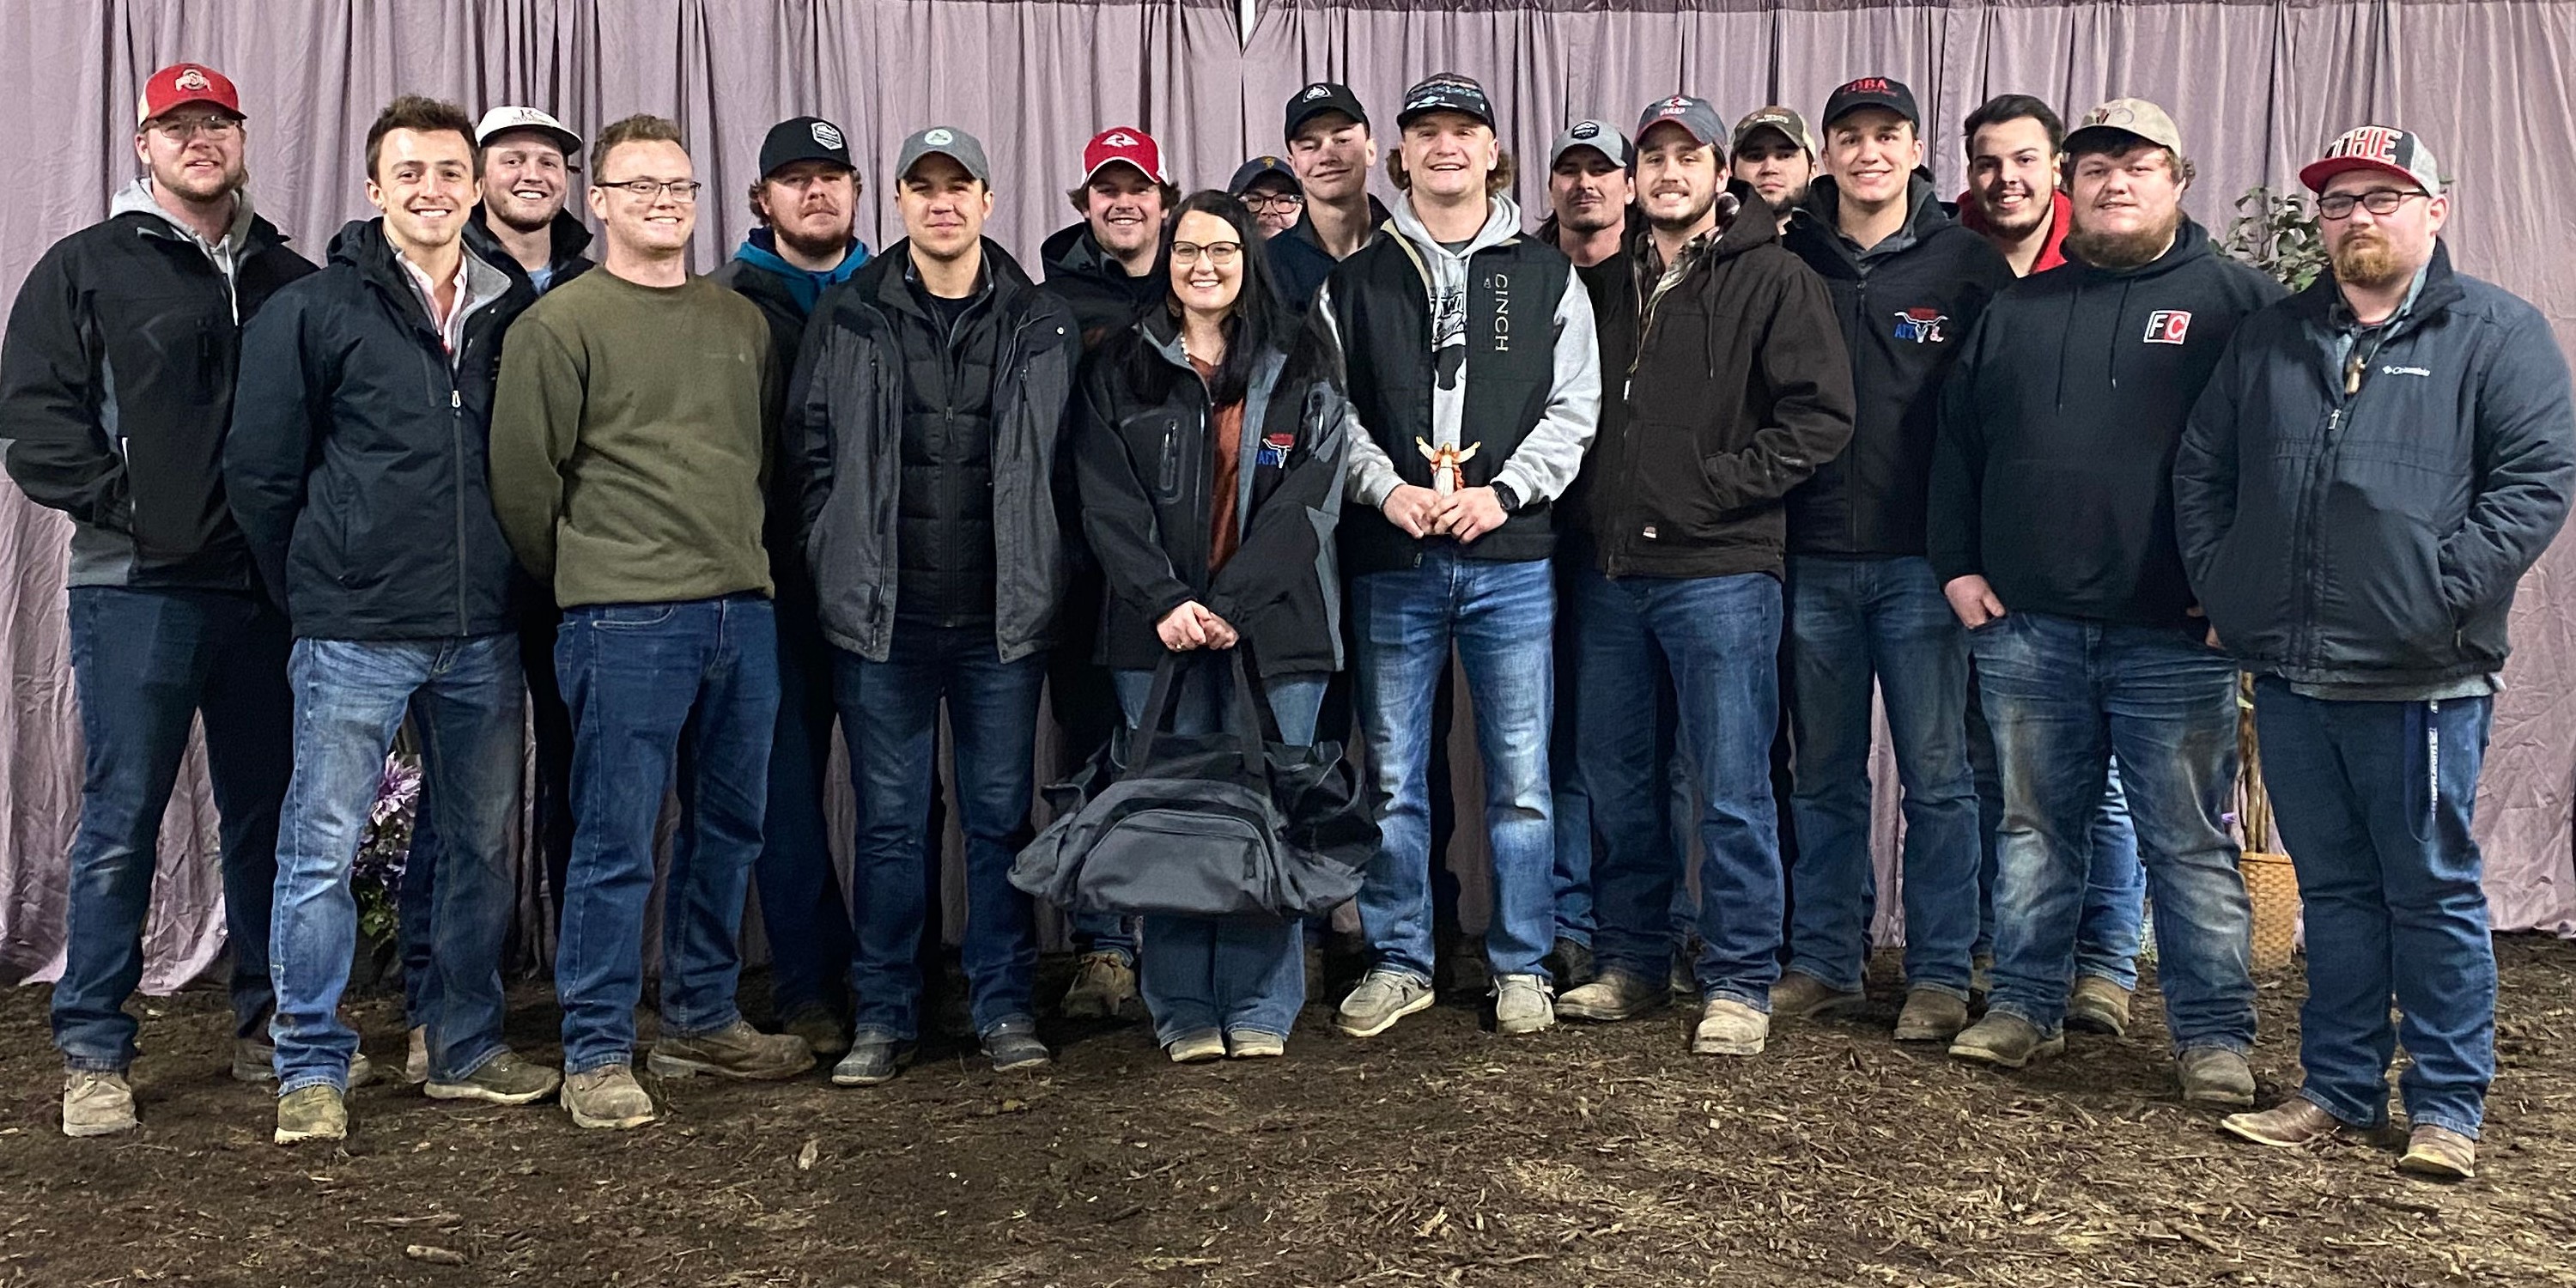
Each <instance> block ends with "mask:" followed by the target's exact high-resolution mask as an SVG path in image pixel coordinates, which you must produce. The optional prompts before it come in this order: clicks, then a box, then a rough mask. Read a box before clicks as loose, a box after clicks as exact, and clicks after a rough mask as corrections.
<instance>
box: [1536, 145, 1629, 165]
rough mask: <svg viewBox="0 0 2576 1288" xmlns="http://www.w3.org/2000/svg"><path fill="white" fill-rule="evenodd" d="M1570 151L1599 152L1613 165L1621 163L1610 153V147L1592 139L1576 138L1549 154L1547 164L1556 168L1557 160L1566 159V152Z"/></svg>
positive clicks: (1602, 157)
mask: <svg viewBox="0 0 2576 1288" xmlns="http://www.w3.org/2000/svg"><path fill="white" fill-rule="evenodd" d="M1568 152H1593V153H1597V154H1599V156H1600V157H1601V159H1602V160H1604V161H1607V162H1609V163H1610V164H1612V165H1617V164H1619V158H1617V157H1614V156H1612V155H1610V149H1608V148H1605V147H1603V146H1601V145H1600V144H1598V143H1595V142H1593V141H1592V140H1590V139H1575V140H1573V141H1572V142H1569V143H1567V144H1566V145H1565V146H1563V147H1561V148H1558V149H1557V150H1555V151H1554V152H1550V153H1548V154H1547V164H1548V165H1549V167H1550V168H1554V166H1555V165H1556V163H1557V162H1559V161H1562V160H1564V159H1565V154H1566V153H1568Z"/></svg>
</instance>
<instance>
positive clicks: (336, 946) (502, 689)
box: [269, 633, 525, 1095]
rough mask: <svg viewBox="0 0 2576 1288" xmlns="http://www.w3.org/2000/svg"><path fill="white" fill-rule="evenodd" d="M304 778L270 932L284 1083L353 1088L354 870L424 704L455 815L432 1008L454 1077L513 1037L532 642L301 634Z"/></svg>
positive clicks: (281, 1090) (282, 855) (439, 798)
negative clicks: (526, 663)
mask: <svg viewBox="0 0 2576 1288" xmlns="http://www.w3.org/2000/svg"><path fill="white" fill-rule="evenodd" d="M288 673H289V678H290V681H291V683H292V684H293V686H294V690H295V776H294V778H293V780H292V781H291V782H290V783H289V784H288V786H287V789H286V805H285V810H284V815H283V818H282V821H281V823H280V826H279V828H278V843H277V898H276V910H275V913H274V914H273V915H274V922H273V926H272V929H271V932H270V935H269V951H270V956H271V965H270V968H269V969H270V976H271V978H273V979H274V980H276V982H277V1018H276V1019H275V1020H274V1021H273V1022H272V1023H271V1025H270V1032H271V1034H272V1035H273V1036H274V1037H275V1039H276V1042H277V1086H278V1094H279V1095H284V1094H286V1093H287V1092H290V1091H295V1090H297V1089H299V1088H303V1087H311V1086H329V1087H332V1088H334V1089H336V1090H340V1091H346V1090H348V1086H349V1059H350V1057H351V1056H353V1055H356V1054H357V1050H358V1035H357V1034H356V1033H355V1032H353V1031H351V1030H350V1028H349V1026H348V1024H347V1023H346V1022H344V1021H343V1020H342V1019H341V1018H340V995H341V993H342V992H343V991H344V990H346V989H347V987H348V984H349V959H350V955H351V953H352V952H353V951H354V950H355V949H356V946H357V939H358V905H357V902H356V900H354V899H353V898H352V897H351V895H350V889H349V871H350V867H351V864H352V862H353V861H354V860H355V858H356V856H357V852H358V846H359V844H360V843H361V842H362V841H363V840H364V839H365V837H366V831H367V822H368V817H369V815H370V813H371V811H372V809H373V807H374V805H375V802H376V791H377V787H378V785H379V784H380V783H381V782H382V781H383V779H384V773H385V753H386V752H387V751H388V750H389V749H391V748H392V746H393V741H394V734H395V731H396V730H398V729H400V728H401V727H402V722H403V716H404V714H405V713H406V712H408V713H410V714H411V716H412V717H413V719H414V721H415V727H416V730H417V732H418V734H419V737H420V765H421V776H422V777H421V782H422V794H421V797H420V800H421V803H422V805H423V806H425V807H427V808H429V809H432V810H436V811H437V812H438V814H439V823H440V826H439V828H438V834H439V836H440V837H441V838H442V840H441V843H440V844H439V845H438V846H437V847H436V849H435V850H433V851H432V852H430V853H428V854H421V855H416V856H415V857H416V858H418V859H419V860H420V861H422V862H424V863H429V864H435V865H436V866H437V868H438V871H437V872H435V873H434V874H432V876H431V882H430V884H431V889H432V890H433V892H434V893H433V896H432V897H433V898H434V899H435V901H436V904H435V907H434V908H433V909H432V912H431V916H430V919H429V920H430V939H429V943H428V949H429V952H428V968H429V970H430V971H431V972H433V973H434V974H435V975H436V977H437V979H436V985H435V987H432V988H430V989H428V990H427V992H426V994H425V996H426V998H427V999H428V1000H427V1004H426V1005H425V1007H424V1008H423V1010H422V1012H421V1013H419V1014H416V1015H415V1016H414V1017H413V1018H414V1019H415V1020H416V1022H418V1023H420V1024H424V1025H426V1026H428V1029H429V1076H430V1077H431V1078H432V1079H433V1080H435V1081H439V1082H452V1081H457V1080H460V1079H463V1078H465V1077H468V1076H470V1075H471V1074H472V1073H473V1072H474V1071H475V1070H476V1069H479V1068H482V1067H483V1065H484V1064H485V1063H486V1062H488V1061H489V1060H491V1059H492V1057H494V1056H496V1055H499V1054H500V1053H501V1052H502V1051H504V1050H506V1049H507V1047H506V1045H505V1044H504V1043H503V1042H502V1040H501V1020H502V1014H503V1001H502V989H501V945H502V942H503V941H504V940H505V939H507V938H508V936H509V933H510V915H511V912H512V911H513V910H514V908H515V906H516V903H517V895H518V888H517V886H516V884H515V883H514V882H513V880H512V873H511V867H510V829H511V826H512V824H513V823H514V822H515V821H516V820H515V818H514V815H515V814H516V813H517V809H518V786H519V730H520V727H521V725H522V724H523V722H524V718H525V717H524V712H525V705H524V703H523V702H522V701H521V696H520V695H521V692H522V688H521V686H522V681H521V679H520V676H519V640H518V637H517V636H516V635H512V634H508V633H502V634H497V635H483V636H476V637H473V638H470V639H445V640H324V639H302V640H297V641H296V642H295V653H294V658H293V661H292V662H291V664H290V665H289V668H288Z"/></svg>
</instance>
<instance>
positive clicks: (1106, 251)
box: [1038, 125, 1181, 353]
mask: <svg viewBox="0 0 2576 1288" xmlns="http://www.w3.org/2000/svg"><path fill="white" fill-rule="evenodd" d="M1064 195H1065V200H1067V201H1070V202H1072V203H1073V208H1074V210H1075V211H1076V212H1078V213H1080V214H1081V215H1082V219H1081V221H1080V222H1078V223H1073V224H1068V225H1066V226H1065V227H1063V228H1059V229H1057V230H1056V232H1055V234H1054V235H1053V236H1051V237H1049V238H1047V239H1046V243H1045V244H1044V245H1042V246H1040V247H1038V259H1039V262H1041V263H1043V264H1045V265H1046V288H1047V289H1048V290H1050V291H1053V292H1055V293H1056V295H1058V296H1059V297H1061V298H1062V299H1063V300H1064V302H1065V303H1066V304H1069V305H1071V306H1073V316H1074V319H1075V320H1076V321H1077V322H1079V323H1080V324H1081V326H1082V348H1083V352H1085V353H1088V352H1090V351H1091V350H1092V349H1093V348H1094V347H1095V346H1097V345H1098V344H1099V343H1100V341H1101V340H1102V339H1104V338H1106V337H1107V336H1109V335H1110V334H1111V333H1113V332H1117V331H1123V330H1125V329H1127V328H1128V327H1130V326H1133V325H1135V322H1136V319H1138V318H1140V317H1143V316H1144V315H1145V311H1146V310H1147V309H1149V308H1152V307H1154V306H1156V305H1158V304H1161V303H1162V301H1163V297H1164V296H1165V295H1166V294H1168V293H1169V291H1170V279H1171V272H1170V270H1169V269H1168V268H1166V267H1165V266H1164V263H1163V212H1165V211H1167V210H1169V209H1171V208H1172V206H1173V204H1174V203H1176V202H1178V201H1179V200H1180V199H1181V194H1180V190H1179V189H1178V188H1175V187H1173V186H1172V181H1171V178H1170V176H1168V175H1166V174H1165V173H1164V172H1163V149H1162V147H1161V145H1159V144H1157V143H1155V142H1154V136H1153V135H1150V134H1147V133H1146V132H1144V131H1143V130H1140V129H1137V128H1135V127H1133V126H1128V125H1113V126H1111V127H1109V128H1108V129H1105V130H1102V131H1101V132H1100V133H1098V134H1095V135H1092V136H1091V141H1090V142H1089V143H1086V144H1084V145H1083V147H1082V182H1081V183H1080V184H1078V185H1076V186H1075V187H1074V188H1073V189H1072V190H1071V191H1069V192H1067V193H1065V194H1064Z"/></svg>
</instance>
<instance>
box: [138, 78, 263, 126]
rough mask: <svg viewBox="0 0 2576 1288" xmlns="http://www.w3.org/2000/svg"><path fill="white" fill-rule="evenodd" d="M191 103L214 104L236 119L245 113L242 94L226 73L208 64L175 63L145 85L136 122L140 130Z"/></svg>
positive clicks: (144, 83)
mask: <svg viewBox="0 0 2576 1288" xmlns="http://www.w3.org/2000/svg"><path fill="white" fill-rule="evenodd" d="M190 103H210V104H213V105H214V106H216V107H220V108H222V109H224V110H225V111H227V112H230V113H232V114H233V115H235V116H239V115H241V114H242V110H241V95H240V94H239V93H237V92H236V91H235V90H234V89H233V83H232V82H231V81H229V80H227V79H225V78H224V74H223V73H222V72H219V71H216V70H215V69H214V68H212V67H208V66H206V65H205V64H204V63H172V64H170V65H169V66H167V67H164V68H162V69H161V70H159V71H157V72H154V73H152V79H150V80H147V81H145V82H143V96H142V99H141V101H140V102H138V103H137V104H136V105H135V108H134V123H135V125H136V126H138V127H139V126H141V125H142V124H143V123H145V122H147V121H150V120H152V119H153V118H154V117H159V116H167V115H169V114H170V113H171V112H172V111H175V110H177V109H179V108H182V107H186V106H187V105H188V104H190Z"/></svg>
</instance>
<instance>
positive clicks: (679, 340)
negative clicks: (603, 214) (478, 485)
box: [491, 268, 781, 608]
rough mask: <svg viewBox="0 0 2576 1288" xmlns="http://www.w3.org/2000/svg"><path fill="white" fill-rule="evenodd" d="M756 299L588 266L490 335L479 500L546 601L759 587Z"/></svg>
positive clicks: (762, 417) (764, 359)
mask: <svg viewBox="0 0 2576 1288" xmlns="http://www.w3.org/2000/svg"><path fill="white" fill-rule="evenodd" d="M780 379H781V378H780V376H779V373H778V372H777V370H776V361H775V359H773V358H772V357H771V354H770V344H769V323H768V322H767V321H766V320H765V319H764V318H762V316H761V313H760V309H759V307H758V306H756V305H754V304H752V303H751V302H750V301H749V300H746V299H744V298H743V297H741V296H740V295H737V294H735V293H734V292H732V291H729V290H726V289H725V288H723V287H721V286H718V285H716V284H715V282H714V281H713V280H712V279H709V278H704V277H691V278H689V280H688V281H687V282H686V283H685V284H683V285H680V286H672V287H655V286H639V285H637V284H635V283H633V282H630V281H627V280H625V279H624V278H621V277H618V276H616V275H615V274H613V273H610V272H608V271H607V270H606V269H604V268H603V269H601V270H599V271H597V272H591V273H584V274H582V275H581V276H579V277H576V278H574V279H573V280H572V281H570V282H567V283H565V284H564V285H562V286H559V287H556V288H555V289H553V290H551V291H548V292H547V293H546V294H545V297H544V298H542V299H540V300H538V301H537V302H536V303H535V304H533V305H531V306H529V308H528V311H527V312H526V313H524V314H522V315H520V317H519V319H518V320H517V321H516V322H515V323H513V324H512V325H511V328H510V334H509V337H508V339H507V340H506V341H505V342H504V344H503V346H502V355H501V382H500V387H499V389H498V390H497V392H496V393H495V394H494V397H493V408H492V450H491V456H492V507H493V509H494V510H495V511H496V512H498V514H499V516H500V519H501V531H502V534H503V535H504V536H506V537H507V538H508V539H509V542H510V549H511V550H512V552H513V553H515V554H516V555H517V556H518V559H519V562H520V563H522V564H524V565H526V566H527V568H528V570H529V571H530V572H532V573H534V574H535V575H536V576H537V577H538V578H539V579H540V580H541V581H544V582H546V583H547V584H550V585H552V586H553V587H554V593H555V600H556V602H557V603H560V604H562V605H563V606H565V607H567V608H569V607H573V606H576V605H581V604H628V603H665V602H671V601H676V600H687V599H710V598H713V597H715V596H718V595H730V594H737V593H740V592H744V591H756V592H758V593H760V594H764V595H766V594H768V593H770V591H771V582H770V578H769V557H768V555H767V553H766V552H765V551H764V550H763V549H762V547H761V543H760V527H761V518H762V514H763V509H762V496H763V492H762V489H763V487H764V485H765V484H766V482H767V473H768V468H769V454H770V444H769V435H768V434H767V433H766V432H765V427H766V426H767V424H768V423H769V421H768V417H767V415H766V414H765V413H766V412H767V410H768V409H769V408H770V407H771V406H772V405H773V400H774V398H775V394H776V386H777V385H778V384H779V383H780Z"/></svg>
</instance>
